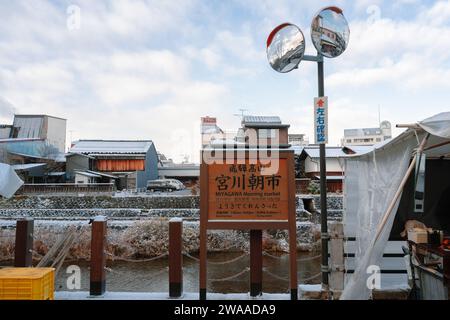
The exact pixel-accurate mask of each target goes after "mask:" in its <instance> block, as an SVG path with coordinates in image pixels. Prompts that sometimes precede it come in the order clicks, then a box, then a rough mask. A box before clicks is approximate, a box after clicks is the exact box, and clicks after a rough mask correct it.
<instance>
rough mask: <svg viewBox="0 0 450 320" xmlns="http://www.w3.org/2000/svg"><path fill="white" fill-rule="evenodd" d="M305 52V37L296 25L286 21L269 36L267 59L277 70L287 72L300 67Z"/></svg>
mask: <svg viewBox="0 0 450 320" xmlns="http://www.w3.org/2000/svg"><path fill="white" fill-rule="evenodd" d="M304 54H305V37H304V36H303V33H302V31H301V30H300V28H299V27H297V26H296V25H293V24H291V23H284V24H281V25H279V26H278V27H276V28H275V29H273V31H272V32H271V33H270V35H269V37H268V38H267V59H268V60H269V63H270V65H271V66H272V68H273V69H274V70H275V71H278V72H281V73H286V72H289V71H292V70H294V69H296V68H297V67H298V64H299V63H300V61H301V60H302V59H303V55H304Z"/></svg>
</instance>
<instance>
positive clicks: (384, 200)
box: [341, 112, 450, 300]
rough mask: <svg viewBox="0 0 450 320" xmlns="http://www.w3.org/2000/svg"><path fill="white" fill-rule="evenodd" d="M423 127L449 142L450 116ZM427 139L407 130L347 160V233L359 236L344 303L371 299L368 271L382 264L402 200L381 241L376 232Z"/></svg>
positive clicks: (438, 117) (348, 235)
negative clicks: (412, 161)
mask: <svg viewBox="0 0 450 320" xmlns="http://www.w3.org/2000/svg"><path fill="white" fill-rule="evenodd" d="M419 125H420V126H421V127H422V128H423V129H424V130H426V131H427V132H429V133H431V134H432V135H437V136H439V137H441V138H447V139H450V112H446V113H441V114H438V115H436V116H433V117H431V118H428V119H426V120H424V121H422V122H420V123H419ZM424 136H425V134H424V133H423V132H422V133H421V134H419V135H418V136H416V135H415V134H414V131H412V130H407V131H406V132H404V133H403V134H401V135H400V136H399V137H397V138H395V139H393V140H391V141H390V142H388V143H384V144H382V145H380V146H378V147H375V149H374V151H372V152H369V153H366V154H363V155H359V156H354V157H349V158H346V159H345V162H344V165H345V183H344V219H343V221H344V232H345V235H346V236H347V237H356V252H355V272H354V273H353V274H352V275H351V276H350V278H349V279H348V282H347V283H346V285H345V288H344V291H343V293H342V296H341V299H343V300H366V299H369V298H370V294H371V290H370V289H369V287H368V286H367V280H368V279H369V276H370V275H371V273H367V270H368V267H369V266H371V265H376V266H380V265H381V259H382V256H383V251H384V248H385V247H386V244H387V241H388V238H389V234H390V232H391V229H392V224H393V222H394V218H395V212H397V208H398V205H399V200H398V201H397V202H396V204H395V206H394V208H393V210H392V213H391V214H390V216H389V219H388V220H387V223H386V224H385V226H384V228H383V229H382V231H381V234H380V236H379V238H378V240H377V241H375V237H376V233H377V230H378V228H379V225H380V223H381V221H382V218H383V216H384V214H385V212H386V210H387V208H388V206H389V204H390V203H391V202H392V200H393V199H394V194H395V193H396V191H397V189H398V188H399V186H400V183H401V181H402V179H403V177H404V176H405V174H406V171H407V169H408V166H409V163H410V159H411V156H412V154H413V149H414V148H416V147H417V146H418V140H420V141H421V139H422V138H423V137H424ZM399 199H400V197H399Z"/></svg>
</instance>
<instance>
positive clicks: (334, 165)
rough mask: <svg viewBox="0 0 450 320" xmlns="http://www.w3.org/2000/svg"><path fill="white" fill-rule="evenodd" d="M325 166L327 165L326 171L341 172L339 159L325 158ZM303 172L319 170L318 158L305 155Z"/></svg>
mask: <svg viewBox="0 0 450 320" xmlns="http://www.w3.org/2000/svg"><path fill="white" fill-rule="evenodd" d="M326 166H327V172H342V171H343V169H342V166H341V164H340V163H339V160H338V159H337V158H326ZM305 172H306V173H310V172H320V162H319V158H317V159H312V158H310V157H307V158H306V159H305Z"/></svg>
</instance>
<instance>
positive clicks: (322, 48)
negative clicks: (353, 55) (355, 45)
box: [311, 7, 350, 58]
mask: <svg viewBox="0 0 450 320" xmlns="http://www.w3.org/2000/svg"><path fill="white" fill-rule="evenodd" d="M349 37H350V29H349V27H348V23H347V20H346V19H345V17H344V15H343V13H342V10H341V9H339V8H338V7H327V8H325V9H322V10H321V11H320V12H319V14H317V15H316V17H315V18H314V20H313V22H312V24H311V38H312V42H313V44H314V46H315V47H316V49H317V51H318V52H319V53H321V54H322V55H323V56H325V57H327V58H335V57H337V56H339V55H341V54H342V52H344V51H345V49H346V48H347V45H348V40H349Z"/></svg>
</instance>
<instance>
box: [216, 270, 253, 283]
mask: <svg viewBox="0 0 450 320" xmlns="http://www.w3.org/2000/svg"><path fill="white" fill-rule="evenodd" d="M249 271H250V268H249V267H247V268H245V269H244V270H242V271H240V272H238V273H236V274H234V275H232V276H229V277H225V278H218V279H209V280H210V281H215V282H220V281H229V280H233V279H235V278H237V277H239V276H241V275H243V274H244V273H246V272H249Z"/></svg>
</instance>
